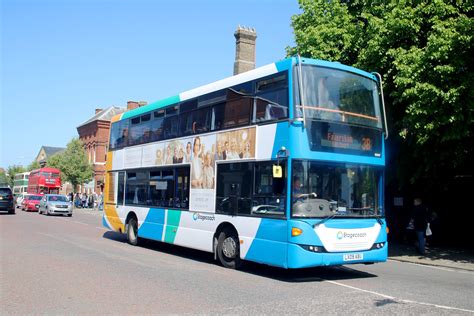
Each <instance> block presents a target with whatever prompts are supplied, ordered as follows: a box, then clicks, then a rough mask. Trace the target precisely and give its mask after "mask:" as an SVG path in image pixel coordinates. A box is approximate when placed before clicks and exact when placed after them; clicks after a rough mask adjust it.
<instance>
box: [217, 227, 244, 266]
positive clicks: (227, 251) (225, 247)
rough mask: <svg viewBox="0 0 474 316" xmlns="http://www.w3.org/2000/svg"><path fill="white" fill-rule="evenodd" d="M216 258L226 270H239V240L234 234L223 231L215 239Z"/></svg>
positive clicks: (240, 262)
mask: <svg viewBox="0 0 474 316" xmlns="http://www.w3.org/2000/svg"><path fill="white" fill-rule="evenodd" d="M217 257H218V258H219V261H220V263H221V264H222V265H223V266H224V267H226V268H230V269H238V268H240V266H241V265H242V259H240V246H239V238H238V237H237V236H236V234H235V233H233V232H231V231H229V230H224V231H222V232H221V233H220V234H219V238H218V239H217Z"/></svg>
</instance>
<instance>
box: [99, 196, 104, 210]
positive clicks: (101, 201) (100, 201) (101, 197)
mask: <svg viewBox="0 0 474 316" xmlns="http://www.w3.org/2000/svg"><path fill="white" fill-rule="evenodd" d="M98 204H99V211H102V210H104V193H102V192H100V194H99V197H98Z"/></svg>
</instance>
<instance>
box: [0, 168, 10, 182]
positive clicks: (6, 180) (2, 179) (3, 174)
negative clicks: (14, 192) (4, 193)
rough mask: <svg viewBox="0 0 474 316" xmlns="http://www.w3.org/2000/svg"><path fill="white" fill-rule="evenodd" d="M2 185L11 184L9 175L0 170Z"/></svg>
mask: <svg viewBox="0 0 474 316" xmlns="http://www.w3.org/2000/svg"><path fill="white" fill-rule="evenodd" d="M0 185H9V183H8V176H7V175H6V174H5V172H4V171H3V170H1V171H0Z"/></svg>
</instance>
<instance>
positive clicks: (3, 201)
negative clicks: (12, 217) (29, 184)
mask: <svg viewBox="0 0 474 316" xmlns="http://www.w3.org/2000/svg"><path fill="white" fill-rule="evenodd" d="M0 211H8V213H9V214H15V205H14V203H13V192H12V189H10V188H8V187H1V188H0Z"/></svg>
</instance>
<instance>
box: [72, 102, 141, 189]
mask: <svg viewBox="0 0 474 316" xmlns="http://www.w3.org/2000/svg"><path fill="white" fill-rule="evenodd" d="M143 105H146V102H143V101H142V102H135V101H128V102H127V108H121V107H116V106H111V107H108V108H106V109H96V110H95V115H94V116H93V117H91V118H90V119H88V120H87V121H85V122H84V123H82V124H81V125H79V126H78V127H77V133H78V134H79V139H80V140H81V141H82V142H83V144H84V149H85V150H86V155H87V157H88V159H89V162H90V163H91V164H92V167H93V169H94V177H93V179H92V181H91V182H89V183H85V184H83V185H82V186H81V187H80V188H79V191H80V192H86V193H92V192H95V193H97V194H99V193H100V192H102V189H103V187H104V178H105V161H106V155H107V149H108V146H109V133H110V120H111V119H112V117H114V116H115V115H117V114H120V113H123V112H125V111H128V110H133V109H136V108H138V107H140V106H143Z"/></svg>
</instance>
